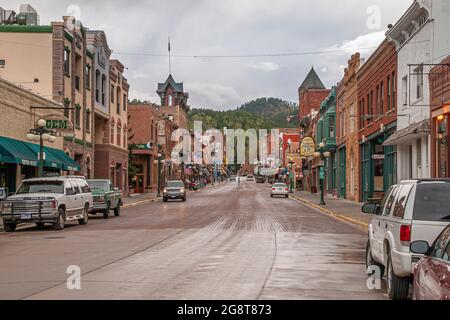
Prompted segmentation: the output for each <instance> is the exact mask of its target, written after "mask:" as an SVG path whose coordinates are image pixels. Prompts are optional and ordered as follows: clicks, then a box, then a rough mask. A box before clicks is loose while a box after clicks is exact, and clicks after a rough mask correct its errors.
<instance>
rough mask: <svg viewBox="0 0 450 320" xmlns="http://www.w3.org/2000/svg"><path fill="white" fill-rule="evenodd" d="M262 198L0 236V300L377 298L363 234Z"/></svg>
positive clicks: (249, 189)
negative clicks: (72, 280)
mask: <svg viewBox="0 0 450 320" xmlns="http://www.w3.org/2000/svg"><path fill="white" fill-rule="evenodd" d="M269 193H270V188H269V185H268V184H256V183H253V182H243V183H241V186H240V187H239V188H238V187H237V184H236V183H222V184H220V185H216V186H215V187H214V188H208V189H205V190H202V191H198V192H191V193H189V194H188V200H187V202H185V203H183V202H169V203H162V202H156V203H149V204H145V205H140V206H136V207H131V208H127V209H123V210H122V214H121V216H120V217H118V218H113V217H112V218H110V219H109V220H104V219H103V218H101V217H100V216H98V217H96V216H94V217H91V218H90V220H89V223H88V225H87V226H78V225H75V224H74V225H70V226H69V227H67V228H66V229H65V230H63V231H59V232H57V231H53V230H51V227H48V228H46V229H45V230H37V229H35V228H33V227H31V228H25V229H22V230H19V231H18V232H15V233H8V234H7V233H1V234H0V299H385V298H386V297H385V295H384V294H383V293H384V290H369V289H367V286H366V276H365V272H364V269H365V267H364V251H365V245H366V241H367V236H366V235H365V234H364V233H363V232H362V231H360V230H358V229H356V228H354V227H352V226H350V225H347V224H345V223H342V222H339V221H336V220H334V219H332V218H330V217H328V216H326V215H324V214H322V213H320V212H318V211H316V210H315V209H311V208H309V207H307V206H305V205H303V204H301V203H298V202H296V201H294V200H291V199H284V198H274V199H272V198H270V197H269ZM72 265H75V266H79V267H80V270H81V289H80V290H77V289H75V290H69V289H68V287H67V279H68V277H69V275H68V274H67V273H66V271H67V268H68V267H69V266H72Z"/></svg>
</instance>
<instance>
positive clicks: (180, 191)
mask: <svg viewBox="0 0 450 320" xmlns="http://www.w3.org/2000/svg"><path fill="white" fill-rule="evenodd" d="M169 199H170V200H176V199H180V200H182V201H186V190H185V189H184V184H183V181H168V182H167V184H166V187H165V188H164V190H163V201H164V202H167V201H168V200H169Z"/></svg>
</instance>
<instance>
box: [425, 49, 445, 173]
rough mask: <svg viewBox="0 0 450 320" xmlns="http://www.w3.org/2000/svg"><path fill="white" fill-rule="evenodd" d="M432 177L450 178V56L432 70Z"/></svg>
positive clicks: (430, 75)
mask: <svg viewBox="0 0 450 320" xmlns="http://www.w3.org/2000/svg"><path fill="white" fill-rule="evenodd" d="M428 77H429V82H430V88H429V90H430V99H431V105H432V107H431V115H430V121H431V177H433V178H450V151H449V148H448V143H449V141H450V56H448V57H447V58H445V59H444V60H443V61H442V62H440V63H439V64H438V65H436V66H435V67H433V68H432V69H431V72H430V74H429V76H428Z"/></svg>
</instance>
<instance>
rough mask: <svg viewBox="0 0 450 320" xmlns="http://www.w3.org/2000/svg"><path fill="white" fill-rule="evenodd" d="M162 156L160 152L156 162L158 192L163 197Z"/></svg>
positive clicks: (159, 196) (158, 195)
mask: <svg viewBox="0 0 450 320" xmlns="http://www.w3.org/2000/svg"><path fill="white" fill-rule="evenodd" d="M161 158H162V154H161V153H158V155H157V158H156V160H155V164H157V165H158V194H157V197H158V198H161Z"/></svg>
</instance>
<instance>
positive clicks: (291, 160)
mask: <svg viewBox="0 0 450 320" xmlns="http://www.w3.org/2000/svg"><path fill="white" fill-rule="evenodd" d="M294 163H295V162H294V159H292V158H290V159H289V166H290V169H289V176H290V180H291V183H290V184H289V185H290V191H289V192H290V193H294V174H293V172H292V166H293V165H294Z"/></svg>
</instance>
